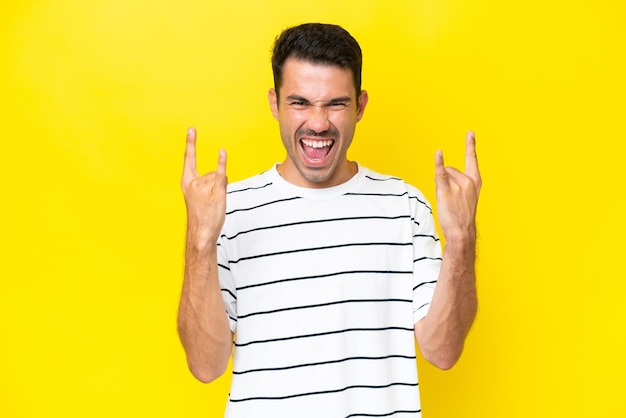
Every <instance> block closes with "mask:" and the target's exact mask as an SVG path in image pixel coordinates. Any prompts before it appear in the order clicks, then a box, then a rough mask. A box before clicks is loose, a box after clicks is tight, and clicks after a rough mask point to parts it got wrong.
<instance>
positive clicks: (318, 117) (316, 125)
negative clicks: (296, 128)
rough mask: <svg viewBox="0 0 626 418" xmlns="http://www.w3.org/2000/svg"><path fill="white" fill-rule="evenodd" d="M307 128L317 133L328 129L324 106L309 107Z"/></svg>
mask: <svg viewBox="0 0 626 418" xmlns="http://www.w3.org/2000/svg"><path fill="white" fill-rule="evenodd" d="M307 127H308V128H309V129H311V130H313V131H315V132H317V133H321V132H325V131H327V130H329V129H330V121H329V120H328V111H327V109H326V107H325V106H311V112H310V114H309V120H308V123H307Z"/></svg>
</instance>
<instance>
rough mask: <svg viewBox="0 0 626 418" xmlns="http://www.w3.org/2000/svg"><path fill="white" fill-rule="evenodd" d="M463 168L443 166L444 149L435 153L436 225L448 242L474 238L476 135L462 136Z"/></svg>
mask: <svg viewBox="0 0 626 418" xmlns="http://www.w3.org/2000/svg"><path fill="white" fill-rule="evenodd" d="M465 142H466V149H465V172H464V173H462V172H461V171H459V170H457V169H456V168H454V167H445V166H444V164H443V153H442V151H437V153H436V155H435V184H436V194H437V207H438V215H439V225H440V226H441V231H442V233H443V236H444V237H445V238H446V241H447V242H451V241H453V240H463V239H470V240H475V239H476V207H477V205H478V195H479V193H480V187H481V185H482V180H481V178H480V172H479V171H478V160H477V158H476V138H475V137H474V132H471V131H470V132H468V133H467V136H466V138H465Z"/></svg>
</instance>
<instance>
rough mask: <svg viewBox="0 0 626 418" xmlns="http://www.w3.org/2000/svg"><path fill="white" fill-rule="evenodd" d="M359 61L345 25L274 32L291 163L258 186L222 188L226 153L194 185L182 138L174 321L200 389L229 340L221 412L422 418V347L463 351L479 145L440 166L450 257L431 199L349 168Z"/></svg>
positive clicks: (440, 353)
mask: <svg viewBox="0 0 626 418" xmlns="http://www.w3.org/2000/svg"><path fill="white" fill-rule="evenodd" d="M361 61H362V60H361V50H360V47H359V45H358V43H357V42H356V40H354V38H352V36H351V35H350V34H349V33H348V32H346V31H345V30H344V29H342V28H340V27H338V26H334V25H322V24H305V25H300V26H296V27H293V28H290V29H287V30H286V31H284V32H283V33H282V34H281V36H280V37H279V38H278V39H277V40H276V43H275V45H274V50H273V56H272V67H273V71H274V88H273V89H271V90H270V92H269V104H270V108H271V111H272V114H273V116H274V118H275V119H276V120H277V121H278V123H279V127H280V135H281V138H282V141H283V144H284V146H285V149H286V151H287V156H286V158H285V160H284V161H283V163H281V164H277V165H276V166H275V167H272V168H270V169H269V170H268V171H266V172H264V173H262V174H260V175H258V176H254V177H252V178H250V179H247V180H244V181H241V182H237V183H234V184H231V185H228V186H227V179H226V153H225V152H224V151H220V155H219V159H218V165H217V170H216V171H215V172H212V173H208V174H206V175H204V176H200V175H199V174H198V172H197V170H196V156H195V142H196V133H195V130H193V129H190V130H189V132H188V134H187V145H186V151H185V165H184V171H183V177H182V189H183V193H184V196H185V201H186V206H187V221H188V223H187V245H186V253H185V261H186V265H185V274H184V283H183V291H182V296H181V301H180V311H179V317H178V326H179V333H180V338H181V341H182V343H183V346H184V348H185V352H186V355H187V361H188V365H189V368H190V370H191V372H192V373H193V375H194V376H196V377H197V378H198V379H199V380H201V381H203V382H210V381H212V380H213V379H215V378H217V377H219V376H220V375H221V374H222V373H223V372H224V370H225V369H226V367H227V364H228V360H229V358H230V355H231V351H232V347H233V338H234V347H235V349H234V354H233V356H234V357H233V378H232V386H231V392H230V395H229V399H228V404H227V408H226V416H227V417H359V416H360V417H364V416H413V417H418V416H421V406H420V401H419V393H418V388H417V386H418V380H417V371H416V367H415V358H416V353H415V344H414V341H415V340H417V342H418V345H419V348H420V351H421V353H422V354H423V356H424V357H425V358H426V359H427V360H428V361H429V362H431V363H432V364H434V365H435V366H437V367H439V368H442V369H449V368H450V367H452V366H453V365H454V364H455V363H456V361H457V360H458V358H459V356H460V355H461V352H462V349H463V345H464V341H465V337H466V335H467V333H468V330H469V328H470V326H471V324H472V322H473V320H474V317H475V314H476V305H477V302H476V289H475V273H474V262H475V243H476V227H475V215H476V206H477V203H478V194H479V190H480V187H481V178H480V174H479V171H478V164H477V160H476V154H475V140H474V135H473V133H471V132H470V133H468V135H467V138H466V147H467V148H466V170H465V172H464V173H462V172H460V171H459V170H456V169H454V168H450V167H444V163H443V156H442V153H441V152H438V153H437V154H436V157H435V171H436V173H435V174H436V193H437V202H438V215H439V221H440V226H441V230H442V232H443V234H444V236H445V238H446V248H445V253H444V254H443V257H442V254H441V248H440V245H439V239H438V237H437V233H436V229H435V224H434V220H433V215H432V211H431V207H430V205H429V203H428V202H427V201H426V199H425V198H424V196H423V195H422V194H421V193H420V192H419V191H418V190H417V189H416V188H414V187H413V186H411V185H408V184H406V183H405V182H404V181H402V180H400V179H398V178H395V177H390V176H384V175H381V174H378V173H376V172H373V171H371V170H369V169H367V168H365V167H363V166H360V165H359V164H357V163H356V162H353V161H349V160H348V159H347V156H346V152H347V150H348V148H349V146H350V143H351V141H352V138H353V136H354V132H355V127H356V124H357V122H359V120H360V119H361V118H362V116H363V112H364V111H365V107H366V105H367V101H368V96H367V92H366V91H364V90H361ZM435 284H436V285H435Z"/></svg>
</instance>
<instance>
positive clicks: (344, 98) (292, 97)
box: [285, 94, 352, 104]
mask: <svg viewBox="0 0 626 418" xmlns="http://www.w3.org/2000/svg"><path fill="white" fill-rule="evenodd" d="M285 100H294V101H298V102H304V103H311V101H310V100H309V99H307V98H305V97H302V96H299V95H297V94H290V95H289V96H287V97H286V98H285ZM351 101H352V99H351V98H350V97H348V96H340V97H334V98H332V99H330V100H329V101H327V102H326V104H333V103H344V102H351Z"/></svg>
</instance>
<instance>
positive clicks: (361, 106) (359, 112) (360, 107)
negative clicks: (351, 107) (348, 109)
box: [356, 90, 369, 122]
mask: <svg viewBox="0 0 626 418" xmlns="http://www.w3.org/2000/svg"><path fill="white" fill-rule="evenodd" d="M368 100H369V97H368V95H367V91H365V90H361V93H359V98H358V100H357V108H356V121H357V122H358V121H360V120H361V118H362V117H363V113H364V112H365V106H367V101H368Z"/></svg>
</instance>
